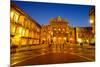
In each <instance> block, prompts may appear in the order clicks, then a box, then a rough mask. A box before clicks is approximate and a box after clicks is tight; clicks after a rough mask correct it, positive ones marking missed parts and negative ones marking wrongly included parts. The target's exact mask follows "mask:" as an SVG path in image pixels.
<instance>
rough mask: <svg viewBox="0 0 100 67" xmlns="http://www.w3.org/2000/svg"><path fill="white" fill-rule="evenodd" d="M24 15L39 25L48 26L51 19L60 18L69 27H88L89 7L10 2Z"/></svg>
mask: <svg viewBox="0 0 100 67" xmlns="http://www.w3.org/2000/svg"><path fill="white" fill-rule="evenodd" d="M12 2H14V3H15V4H16V5H17V6H18V7H19V8H21V9H23V10H24V12H25V13H27V14H28V15H29V16H31V17H32V18H33V19H34V20H36V21H37V22H38V23H39V24H41V25H42V24H49V21H50V19H51V18H56V17H57V16H61V17H62V18H64V19H66V20H68V22H69V24H70V25H71V26H74V27H76V26H82V27H85V26H90V24H89V11H90V9H91V7H92V6H90V5H74V4H57V3H41V2H26V1H12Z"/></svg>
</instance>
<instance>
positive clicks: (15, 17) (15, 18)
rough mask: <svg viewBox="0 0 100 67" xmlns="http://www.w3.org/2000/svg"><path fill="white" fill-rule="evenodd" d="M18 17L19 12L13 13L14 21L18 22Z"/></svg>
mask: <svg viewBox="0 0 100 67" xmlns="http://www.w3.org/2000/svg"><path fill="white" fill-rule="evenodd" d="M18 18H19V14H18V13H15V15H14V21H15V22H18Z"/></svg>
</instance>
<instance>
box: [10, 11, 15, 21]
mask: <svg viewBox="0 0 100 67" xmlns="http://www.w3.org/2000/svg"><path fill="white" fill-rule="evenodd" d="M10 14H11V15H10V18H11V20H12V19H13V17H14V11H11V13H10Z"/></svg>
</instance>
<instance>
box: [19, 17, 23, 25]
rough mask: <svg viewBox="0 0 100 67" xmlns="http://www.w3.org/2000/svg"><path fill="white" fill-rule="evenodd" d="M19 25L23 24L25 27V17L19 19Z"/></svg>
mask: <svg viewBox="0 0 100 67" xmlns="http://www.w3.org/2000/svg"><path fill="white" fill-rule="evenodd" d="M19 23H20V24H22V26H24V16H20V17H19Z"/></svg>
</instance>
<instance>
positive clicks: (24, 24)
mask: <svg viewBox="0 0 100 67" xmlns="http://www.w3.org/2000/svg"><path fill="white" fill-rule="evenodd" d="M10 20H11V21H10V37H11V39H10V40H11V45H17V46H21V45H34V44H35V45H36V44H37V45H38V44H39V33H40V25H39V24H37V22H36V21H34V20H33V19H31V17H29V16H28V15H27V14H25V13H24V12H23V11H22V10H21V9H20V8H19V7H17V6H16V5H14V4H12V5H11V12H10Z"/></svg>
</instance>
